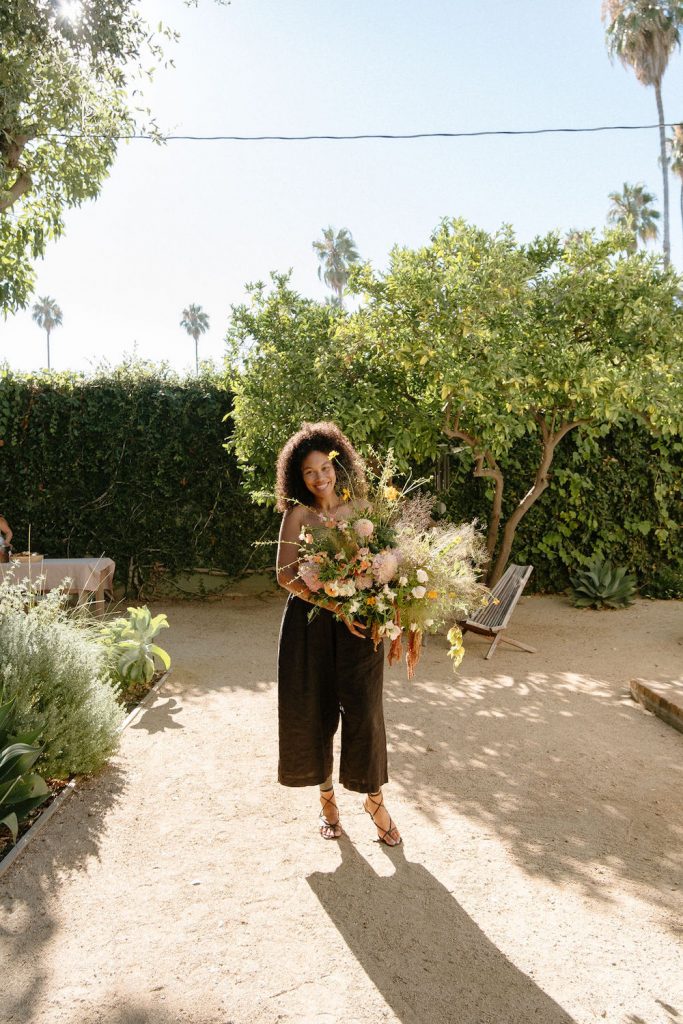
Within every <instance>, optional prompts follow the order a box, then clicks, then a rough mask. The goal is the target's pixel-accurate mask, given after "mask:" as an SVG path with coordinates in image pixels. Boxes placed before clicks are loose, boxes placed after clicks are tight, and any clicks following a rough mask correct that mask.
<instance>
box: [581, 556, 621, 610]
mask: <svg viewBox="0 0 683 1024" xmlns="http://www.w3.org/2000/svg"><path fill="white" fill-rule="evenodd" d="M569 579H570V582H571V585H572V597H573V600H574V605H575V606H576V607H577V608H626V607H627V606H628V605H630V604H633V600H634V598H635V594H636V581H635V577H634V576H629V575H628V573H627V570H626V569H625V568H624V566H619V567H614V566H613V565H612V563H611V562H610V561H605V560H604V559H603V558H600V557H599V556H598V557H596V558H593V559H591V561H590V562H589V563H588V565H587V566H585V568H583V569H577V570H576V572H575V573H574V575H573V576H570V577H569Z"/></svg>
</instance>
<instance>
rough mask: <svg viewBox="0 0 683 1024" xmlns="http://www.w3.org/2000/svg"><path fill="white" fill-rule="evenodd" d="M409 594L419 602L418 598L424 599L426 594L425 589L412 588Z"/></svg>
mask: <svg viewBox="0 0 683 1024" xmlns="http://www.w3.org/2000/svg"><path fill="white" fill-rule="evenodd" d="M410 593H411V594H412V595H413V597H416V598H417V599H418V601H419V600H420V598H421V597H424V596H425V594H426V593H427V588H426V587H413V589H412V590H411V591H410Z"/></svg>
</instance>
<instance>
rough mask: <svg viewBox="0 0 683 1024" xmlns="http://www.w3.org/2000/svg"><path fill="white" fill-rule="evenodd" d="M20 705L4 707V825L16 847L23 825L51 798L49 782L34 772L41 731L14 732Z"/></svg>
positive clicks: (0, 710)
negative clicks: (30, 815)
mask: <svg viewBox="0 0 683 1024" xmlns="http://www.w3.org/2000/svg"><path fill="white" fill-rule="evenodd" d="M15 704H16V701H15V700H14V699H12V700H8V701H6V702H4V703H0V825H4V826H5V827H6V828H7V829H9V831H10V833H11V835H12V841H13V842H15V843H16V841H17V835H18V834H19V825H20V824H21V822H22V821H24V820H25V818H26V817H27V816H28V814H29V813H30V812H31V811H32V810H33V809H34V808H35V807H39V806H40V804H42V803H44V801H45V800H47V798H48V797H49V795H50V790H49V789H48V787H47V785H46V783H45V780H44V779H42V778H41V777H40V775H37V774H36V773H35V772H32V771H31V768H32V767H33V765H34V764H35V762H36V761H37V760H38V758H39V757H40V753H41V750H42V747H40V746H39V745H37V743H36V741H37V739H38V736H39V735H40V729H36V730H34V731H33V732H31V733H23V734H17V733H15V732H14V718H15V715H16V711H15Z"/></svg>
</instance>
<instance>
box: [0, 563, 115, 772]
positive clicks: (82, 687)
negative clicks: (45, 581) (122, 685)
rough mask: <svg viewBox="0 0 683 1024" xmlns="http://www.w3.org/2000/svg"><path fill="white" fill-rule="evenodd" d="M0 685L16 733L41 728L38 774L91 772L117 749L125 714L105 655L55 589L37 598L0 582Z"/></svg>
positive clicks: (94, 638) (17, 585)
mask: <svg viewBox="0 0 683 1024" xmlns="http://www.w3.org/2000/svg"><path fill="white" fill-rule="evenodd" d="M2 687H4V692H5V698H6V699H10V698H12V697H15V698H16V720H15V721H16V729H17V730H18V731H22V732H23V731H30V730H32V729H36V728H38V727H40V729H41V743H42V745H43V753H42V755H41V757H40V760H39V762H38V763H37V765H36V767H37V768H38V769H39V770H40V772H41V774H42V775H45V776H48V777H51V778H66V777H68V776H69V775H72V774H89V773H91V772H94V771H97V769H98V768H101V767H102V765H103V764H104V763H105V762H106V760H107V759H108V757H109V756H110V755H111V754H112V752H113V751H114V750H115V748H116V746H117V743H118V732H117V730H118V726H119V725H120V723H121V721H122V719H123V709H122V708H121V706H120V705H119V703H118V700H117V696H116V690H115V687H114V686H113V684H112V682H111V679H110V677H109V670H108V664H107V655H106V652H105V650H104V649H103V647H102V645H101V644H100V643H98V641H97V637H96V633H95V631H94V630H93V629H92V628H91V627H90V626H89V624H88V623H87V622H86V621H85V620H79V618H78V617H73V616H70V615H68V614H67V613H66V611H65V610H64V607H63V595H62V594H60V592H59V591H52V592H51V593H50V594H48V595H47V597H44V598H42V599H41V600H36V598H35V596H34V595H33V594H32V593H31V591H30V589H29V588H27V587H26V586H24V585H22V584H16V583H12V582H11V581H9V580H7V579H6V580H5V581H4V582H3V583H2V584H1V585H0V688H2Z"/></svg>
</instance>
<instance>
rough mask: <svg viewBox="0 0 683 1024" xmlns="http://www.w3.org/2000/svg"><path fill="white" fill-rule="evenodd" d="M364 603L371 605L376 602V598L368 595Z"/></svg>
mask: <svg viewBox="0 0 683 1024" xmlns="http://www.w3.org/2000/svg"><path fill="white" fill-rule="evenodd" d="M365 603H366V604H369V605H370V607H372V606H373V605H375V604H377V598H376V597H369V598H368V599H367V601H366V602H365Z"/></svg>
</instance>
